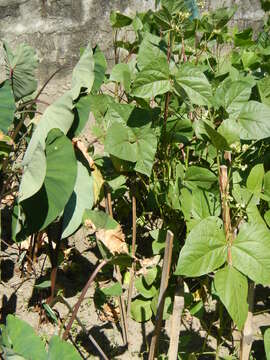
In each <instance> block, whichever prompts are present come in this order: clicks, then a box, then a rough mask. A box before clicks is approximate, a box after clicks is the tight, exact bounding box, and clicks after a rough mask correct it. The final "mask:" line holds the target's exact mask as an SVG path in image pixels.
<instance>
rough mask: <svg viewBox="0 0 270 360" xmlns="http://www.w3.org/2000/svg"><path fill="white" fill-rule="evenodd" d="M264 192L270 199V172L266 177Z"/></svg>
mask: <svg viewBox="0 0 270 360" xmlns="http://www.w3.org/2000/svg"><path fill="white" fill-rule="evenodd" d="M263 190H264V194H265V195H267V196H269V197H270V171H267V172H266V173H265V175H264V181H263Z"/></svg>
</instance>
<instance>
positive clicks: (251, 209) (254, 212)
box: [246, 204, 265, 225]
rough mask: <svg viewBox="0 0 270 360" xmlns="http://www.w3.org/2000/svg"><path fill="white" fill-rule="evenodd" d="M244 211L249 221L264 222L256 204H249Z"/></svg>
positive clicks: (263, 223)
mask: <svg viewBox="0 0 270 360" xmlns="http://www.w3.org/2000/svg"><path fill="white" fill-rule="evenodd" d="M246 212H247V216H248V222H249V223H251V224H252V223H255V224H262V225H265V222H264V220H263V218H262V216H261V214H260V211H259V209H258V207H257V205H256V204H249V205H248V207H247V208H246Z"/></svg>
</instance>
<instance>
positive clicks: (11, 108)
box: [0, 80, 16, 133]
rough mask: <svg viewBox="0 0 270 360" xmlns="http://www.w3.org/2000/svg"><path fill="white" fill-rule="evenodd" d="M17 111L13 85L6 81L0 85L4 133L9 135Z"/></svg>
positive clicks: (0, 107)
mask: <svg viewBox="0 0 270 360" xmlns="http://www.w3.org/2000/svg"><path fill="white" fill-rule="evenodd" d="M15 110H16V106H15V101H14V96H13V93H12V88H11V84H10V81H9V80H6V81H4V82H2V83H1V84H0V113H1V117H0V130H1V131H3V132H4V133H7V131H8V128H9V127H10V125H11V124H12V122H13V119H14V113H15Z"/></svg>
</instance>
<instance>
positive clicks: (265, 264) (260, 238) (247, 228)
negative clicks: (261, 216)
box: [231, 223, 270, 285]
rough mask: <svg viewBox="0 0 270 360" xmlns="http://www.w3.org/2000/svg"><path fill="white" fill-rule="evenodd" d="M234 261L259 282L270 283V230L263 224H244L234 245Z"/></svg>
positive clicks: (235, 265)
mask: <svg viewBox="0 0 270 360" xmlns="http://www.w3.org/2000/svg"><path fill="white" fill-rule="evenodd" d="M231 250H232V262H233V266H234V267H236V268H237V269H238V270H239V271H241V272H242V273H243V274H245V275H246V276H248V277H249V278H250V279H251V280H253V281H254V282H256V283H257V284H262V285H269V284H270V231H269V229H268V228H267V227H266V226H264V225H261V224H247V223H246V224H243V225H242V226H241V228H240V231H239V234H238V235H237V237H236V239H235V240H234V241H233V245H232V249H231Z"/></svg>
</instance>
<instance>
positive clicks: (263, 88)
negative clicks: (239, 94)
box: [257, 76, 270, 106]
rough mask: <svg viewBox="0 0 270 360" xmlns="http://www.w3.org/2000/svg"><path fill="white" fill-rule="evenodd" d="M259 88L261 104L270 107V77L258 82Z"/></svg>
mask: <svg viewBox="0 0 270 360" xmlns="http://www.w3.org/2000/svg"><path fill="white" fill-rule="evenodd" d="M257 86H258V90H259V94H260V98H261V102H262V103H263V104H265V105H268V106H270V76H266V77H264V78H262V79H261V80H259V81H257Z"/></svg>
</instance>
